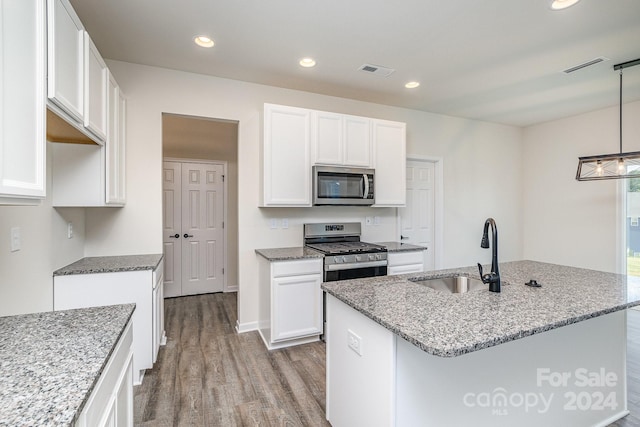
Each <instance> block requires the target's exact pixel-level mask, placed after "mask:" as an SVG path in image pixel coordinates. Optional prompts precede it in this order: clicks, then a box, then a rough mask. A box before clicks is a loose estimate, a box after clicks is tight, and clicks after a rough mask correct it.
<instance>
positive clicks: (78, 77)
mask: <svg viewBox="0 0 640 427" xmlns="http://www.w3.org/2000/svg"><path fill="white" fill-rule="evenodd" d="M47 9H48V11H47V13H48V16H49V19H48V33H49V34H48V35H49V39H48V42H49V55H48V65H49V76H48V77H49V80H48V85H49V90H48V92H49V99H50V100H51V102H52V103H53V104H55V105H56V106H58V107H59V108H60V109H61V110H62V111H63V112H64V113H66V114H68V116H69V118H72V119H73V120H74V121H75V122H76V123H82V122H83V118H84V89H85V87H84V71H85V70H84V55H85V46H84V36H85V31H84V27H83V26H82V22H80V18H78V15H76V12H75V11H74V10H73V7H72V6H71V3H69V1H68V0H48V2H47Z"/></svg>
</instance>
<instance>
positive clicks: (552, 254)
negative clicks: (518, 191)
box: [523, 102, 640, 272]
mask: <svg viewBox="0 0 640 427" xmlns="http://www.w3.org/2000/svg"><path fill="white" fill-rule="evenodd" d="M623 111H624V124H623V135H624V141H623V151H640V120H638V117H640V102H635V103H629V104H626V105H625V106H624V109H623ZM618 114H619V110H618V107H612V108H607V109H604V110H598V111H594V112H591V113H587V114H581V115H579V116H574V117H569V118H566V119H562V120H556V121H553V122H549V123H543V124H540V125H536V126H531V127H529V128H526V129H525V130H524V139H523V141H524V145H523V150H524V151H523V159H524V161H523V172H524V182H523V194H525V195H526V197H525V198H524V204H523V208H524V221H523V225H524V227H523V229H524V237H523V247H524V258H526V259H533V260H538V261H546V262H553V263H556V264H566V265H572V266H577V267H585V268H591V269H595V270H603V271H611V272H614V271H616V268H617V262H616V253H617V251H618V250H620V249H621V248H622V247H623V244H624V243H623V242H618V241H617V240H616V233H617V225H618V219H619V218H618V215H619V213H618V211H617V208H618V201H617V188H618V185H619V182H618V181H616V180H607V181H601V182H596V181H592V182H588V181H587V182H578V181H576V180H575V175H576V169H577V167H578V157H580V156H589V155H595V154H606V153H616V152H618V150H619V124H618V120H619V115H618Z"/></svg>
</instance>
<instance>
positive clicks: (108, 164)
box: [50, 78, 126, 207]
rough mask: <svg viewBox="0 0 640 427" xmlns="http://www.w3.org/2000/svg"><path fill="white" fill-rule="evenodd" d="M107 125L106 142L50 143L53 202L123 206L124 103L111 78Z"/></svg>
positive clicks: (67, 204) (89, 205) (69, 204)
mask: <svg viewBox="0 0 640 427" xmlns="http://www.w3.org/2000/svg"><path fill="white" fill-rule="evenodd" d="M108 89H109V90H108V95H109V96H108V103H107V104H108V109H107V111H108V123H109V126H108V129H107V131H108V132H107V140H106V143H105V145H104V146H100V145H94V144H64V143H54V144H50V149H51V152H52V158H53V159H52V181H53V184H52V203H53V206H57V207H64V206H83V207H100V206H112V207H120V206H124V204H125V203H126V196H125V167H126V165H125V148H126V147H125V143H126V142H125V132H126V129H125V125H126V123H125V116H124V113H125V103H124V99H123V97H122V94H121V92H120V89H119V88H118V86H117V83H116V82H115V80H114V79H113V78H110V79H109V80H108Z"/></svg>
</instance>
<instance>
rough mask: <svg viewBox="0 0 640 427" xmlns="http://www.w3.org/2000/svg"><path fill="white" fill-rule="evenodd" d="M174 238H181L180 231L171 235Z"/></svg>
mask: <svg viewBox="0 0 640 427" xmlns="http://www.w3.org/2000/svg"><path fill="white" fill-rule="evenodd" d="M169 237H170V238H172V239H178V238H180V235H179V234H178V233H176V234H174V235H173V236H169Z"/></svg>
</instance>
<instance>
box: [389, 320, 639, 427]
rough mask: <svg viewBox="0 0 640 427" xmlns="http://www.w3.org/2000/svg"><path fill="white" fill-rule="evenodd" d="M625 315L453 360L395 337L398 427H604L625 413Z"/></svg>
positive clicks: (573, 326)
mask: <svg viewBox="0 0 640 427" xmlns="http://www.w3.org/2000/svg"><path fill="white" fill-rule="evenodd" d="M626 327H627V325H626V311H619V312H615V313H612V314H608V315H605V316H600V317H596V318H593V319H589V320H586V321H583V322H580V323H576V324H573V325H568V326H564V327H561V328H558V329H553V330H551V331H548V332H545V333H541V334H537V335H533V336H530V337H526V338H523V339H519V340H515V341H511V342H508V343H505V344H502V345H498V346H495V347H491V348H488V349H484V350H479V351H475V352H472V353H468V354H466V355H463V356H459V357H453V358H442V357H437V356H433V355H430V354H427V353H425V352H424V351H422V350H420V349H418V348H417V347H415V346H414V345H412V344H410V343H408V342H407V341H405V340H403V339H401V338H399V337H397V372H396V375H397V377H396V381H397V418H396V421H397V422H396V426H397V427H404V426H416V425H434V426H435V425H473V426H492V427H494V426H515V425H517V426H519V427H526V426H532V427H533V426H541V425H545V426H569V425H573V426H587V425H591V426H606V425H609V424H610V423H611V422H613V421H615V420H617V419H619V418H621V417H623V416H624V415H626V414H628V411H627V394H626V388H627V387H626Z"/></svg>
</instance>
